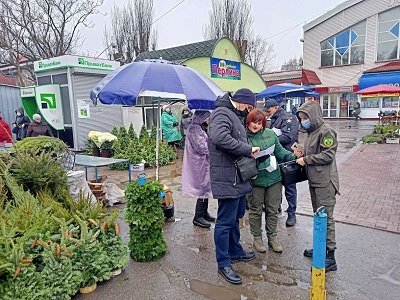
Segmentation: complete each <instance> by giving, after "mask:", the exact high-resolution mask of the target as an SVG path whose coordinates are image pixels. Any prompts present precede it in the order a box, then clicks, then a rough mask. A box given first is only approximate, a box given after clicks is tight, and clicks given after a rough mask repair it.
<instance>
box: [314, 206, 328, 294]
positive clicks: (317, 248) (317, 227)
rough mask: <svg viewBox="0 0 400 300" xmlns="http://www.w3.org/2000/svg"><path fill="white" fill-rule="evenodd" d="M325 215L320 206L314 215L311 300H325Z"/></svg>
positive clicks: (323, 209)
mask: <svg viewBox="0 0 400 300" xmlns="http://www.w3.org/2000/svg"><path fill="white" fill-rule="evenodd" d="M326 233H327V215H326V213H325V208H324V207H323V206H321V207H320V208H318V210H317V211H316V212H315V213H314V230H313V257H312V269H311V289H310V299H311V300H325V299H326V289H325V260H326Z"/></svg>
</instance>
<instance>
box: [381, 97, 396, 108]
mask: <svg viewBox="0 0 400 300" xmlns="http://www.w3.org/2000/svg"><path fill="white" fill-rule="evenodd" d="M398 107H399V97H387V98H383V101H382V108H396V109H397V108H398Z"/></svg>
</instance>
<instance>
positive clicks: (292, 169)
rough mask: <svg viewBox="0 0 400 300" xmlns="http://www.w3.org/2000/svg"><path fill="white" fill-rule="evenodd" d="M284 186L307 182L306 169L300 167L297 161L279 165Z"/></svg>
mask: <svg viewBox="0 0 400 300" xmlns="http://www.w3.org/2000/svg"><path fill="white" fill-rule="evenodd" d="M279 167H280V169H281V174H282V184H283V185H284V186H287V185H290V184H293V183H297V182H302V181H305V180H307V179H308V178H307V173H306V168H305V167H304V166H300V165H299V164H297V163H296V161H295V160H292V161H288V162H284V163H281V164H279Z"/></svg>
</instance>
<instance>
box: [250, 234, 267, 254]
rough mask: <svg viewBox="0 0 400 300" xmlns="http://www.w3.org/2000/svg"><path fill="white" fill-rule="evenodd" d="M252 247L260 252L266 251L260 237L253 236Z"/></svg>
mask: <svg viewBox="0 0 400 300" xmlns="http://www.w3.org/2000/svg"><path fill="white" fill-rule="evenodd" d="M253 246H254V249H256V250H257V251H258V252H260V253H265V252H267V248H266V247H265V246H264V243H263V240H262V238H261V237H255V238H254V242H253Z"/></svg>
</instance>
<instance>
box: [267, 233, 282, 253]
mask: <svg viewBox="0 0 400 300" xmlns="http://www.w3.org/2000/svg"><path fill="white" fill-rule="evenodd" d="M268 246H269V247H270V248H271V249H272V251H274V252H276V253H282V252H283V247H282V245H281V244H280V243H279V241H278V239H277V238H276V237H273V238H269V239H268Z"/></svg>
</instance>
